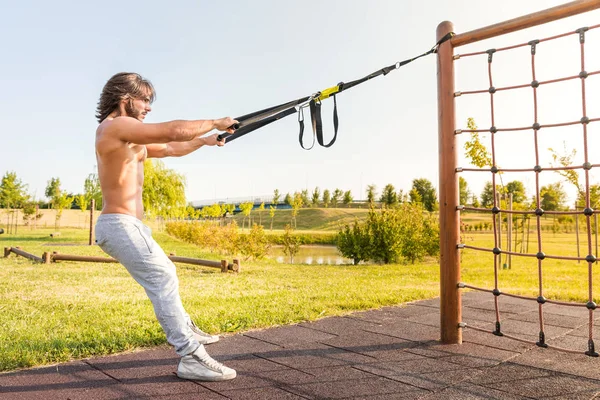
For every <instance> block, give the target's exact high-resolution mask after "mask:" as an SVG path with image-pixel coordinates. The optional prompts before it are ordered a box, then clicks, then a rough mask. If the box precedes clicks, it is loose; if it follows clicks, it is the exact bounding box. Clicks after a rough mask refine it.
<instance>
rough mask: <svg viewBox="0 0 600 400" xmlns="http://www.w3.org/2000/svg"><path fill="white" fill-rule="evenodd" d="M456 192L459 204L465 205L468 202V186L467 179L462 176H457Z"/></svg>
mask: <svg viewBox="0 0 600 400" xmlns="http://www.w3.org/2000/svg"><path fill="white" fill-rule="evenodd" d="M458 193H459V202H460V204H462V205H463V206H464V205H467V204H468V203H469V188H468V185H467V180H466V179H465V178H463V177H462V176H459V177H458Z"/></svg>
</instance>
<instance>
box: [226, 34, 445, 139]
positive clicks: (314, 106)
mask: <svg viewBox="0 0 600 400" xmlns="http://www.w3.org/2000/svg"><path fill="white" fill-rule="evenodd" d="M453 36H454V32H449V33H447V34H446V35H445V36H444V37H442V38H441V39H440V40H439V41H438V42H437V43H436V44H435V46H433V47H432V48H431V49H430V50H429V51H427V52H425V53H423V54H421V55H419V56H417V57H414V58H410V59H408V60H404V61H401V62H397V63H396V64H393V65H390V66H387V67H383V68H381V69H380V70H378V71H375V72H373V73H372V74H369V75H367V76H365V77H364V78H361V79H357V80H354V81H351V82H347V83H344V82H341V83H339V84H338V87H339V90H338V92H337V93H341V92H342V91H344V90H347V89H350V88H351V87H354V86H356V85H359V84H361V83H363V82H366V81H368V80H370V79H373V78H375V77H378V76H380V75H384V76H385V75H387V74H389V73H390V72H392V71H394V70H396V69H398V68H400V67H402V66H404V65H406V64H408V63H411V62H413V61H415V60H417V59H419V58H421V57H424V56H426V55H428V54H432V53H436V52H437V50H438V48H439V46H440V45H441V44H442V43H444V42H446V41H448V40H450V39H451V38H452V37H453ZM332 97H333V102H334V111H333V125H334V128H335V132H334V136H333V139H332V140H331V142H329V143H328V144H324V142H323V124H322V121H321V103H320V102H318V103H317V102H316V101H315V100H314V99H313V100H311V101H310V110H311V119H312V125H313V135H315V136H316V138H317V141H318V142H319V144H320V145H321V146H323V147H330V146H331V145H333V143H335V141H336V139H337V131H338V123H339V121H338V115H337V103H336V99H335V95H332ZM309 99H311V97H310V96H307V97H303V98H300V99H297V100H293V101H290V102H287V103H282V104H279V105H277V106H274V107H269V108H265V109H263V110H260V111H255V112H253V113H250V114H246V115H243V116H241V117H239V118H236V119H237V120H238V121H239V123H240V124H239V126H240V127H239V129H238V130H237V131H236V132H235V133H234V134H232V135H229V134H227V133H224V134H221V135H219V139H222V138H223V137H228V142H229V141H231V140H234V139H236V138H238V137H240V136H243V135H245V134H247V133H250V132H252V131H254V130H255V129H258V128H260V127H262V126H264V125H267V124H270V123H271V122H274V121H277V120H278V119H281V118H283V117H285V116H287V115H290V114H292V113H293V111H292V110H294V109H295V107H297V106H299V105H301V104H302V103H305V102H306V101H308V100H309ZM288 107H294V108H288ZM281 110H285V111H282V112H280V111H281ZM275 113H279V114H277V115H275V116H273V114H275ZM262 121H267V122H266V123H264V124H261V122H262ZM298 121H299V123H300V137H299V140H300V145H301V146H302V148H303V149H305V150H309V149H310V148H312V146H311V147H310V148H309V149H306V148H305V147H304V144H303V140H302V139H303V134H304V120H303V119H302V120H300V119H299V120H298ZM244 128H247V129H244ZM228 135H229V136H228ZM313 139H314V137H313ZM313 145H314V141H313Z"/></svg>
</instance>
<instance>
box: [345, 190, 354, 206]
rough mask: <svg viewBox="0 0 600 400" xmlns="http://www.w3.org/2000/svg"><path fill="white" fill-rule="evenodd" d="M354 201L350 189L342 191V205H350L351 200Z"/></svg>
mask: <svg viewBox="0 0 600 400" xmlns="http://www.w3.org/2000/svg"><path fill="white" fill-rule="evenodd" d="M353 201H354V198H353V197H352V191H350V190H347V191H345V192H344V205H345V206H346V207H350V204H352V202H353Z"/></svg>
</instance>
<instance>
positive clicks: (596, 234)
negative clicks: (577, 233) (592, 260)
mask: <svg viewBox="0 0 600 400" xmlns="http://www.w3.org/2000/svg"><path fill="white" fill-rule="evenodd" d="M594 228H595V229H594V233H595V238H596V252H595V253H594V254H595V255H596V264H597V263H598V214H594Z"/></svg>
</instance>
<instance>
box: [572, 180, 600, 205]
mask: <svg viewBox="0 0 600 400" xmlns="http://www.w3.org/2000/svg"><path fill="white" fill-rule="evenodd" d="M577 204H578V205H579V206H580V207H585V206H586V203H585V193H584V197H581V196H578V199H577ZM590 207H591V208H593V209H597V208H598V207H600V185H590Z"/></svg>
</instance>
